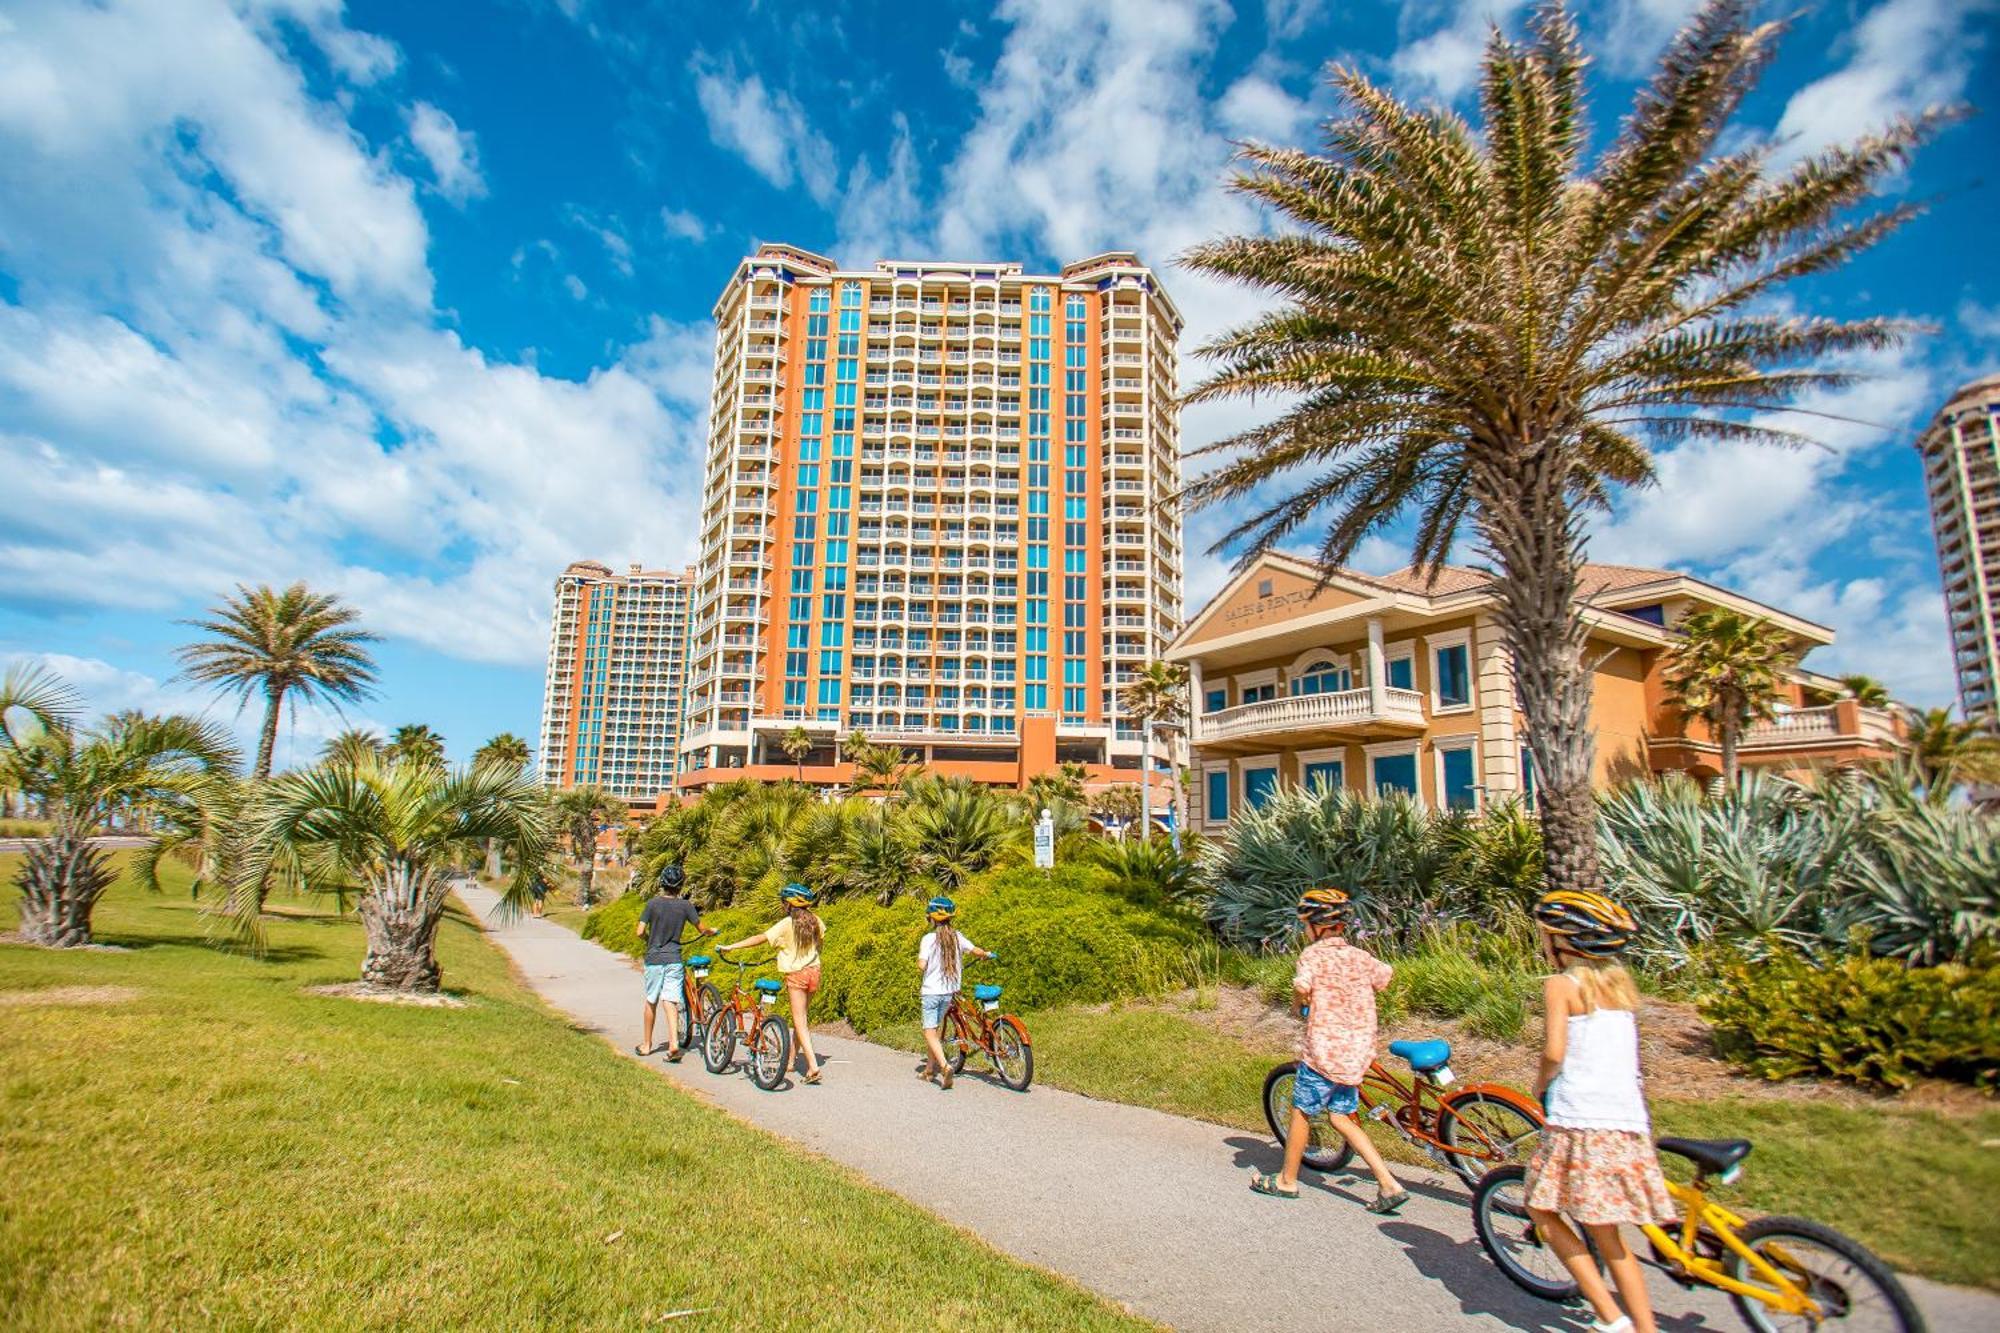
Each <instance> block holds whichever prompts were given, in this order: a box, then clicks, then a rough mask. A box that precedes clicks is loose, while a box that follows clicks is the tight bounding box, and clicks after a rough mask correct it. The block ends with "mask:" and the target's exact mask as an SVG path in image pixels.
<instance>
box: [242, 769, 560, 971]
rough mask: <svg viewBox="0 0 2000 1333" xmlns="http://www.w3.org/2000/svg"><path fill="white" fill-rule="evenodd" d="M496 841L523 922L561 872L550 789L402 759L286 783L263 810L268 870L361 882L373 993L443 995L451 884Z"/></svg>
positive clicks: (260, 821) (259, 831)
mask: <svg viewBox="0 0 2000 1333" xmlns="http://www.w3.org/2000/svg"><path fill="white" fill-rule="evenodd" d="M489 838H491V839H496V840H497V841H499V842H500V844H501V845H502V846H504V847H505V848H506V849H507V852H508V860H509V862H510V863H511V864H512V865H513V867H514V870H513V878H512V880H511V882H510V883H509V885H508V888H507V892H506V895H505V896H504V897H503V899H502V902H503V904H505V905H506V906H507V907H508V908H510V909H512V910H515V911H518V910H520V908H521V907H522V906H524V905H525V904H526V903H527V901H528V894H529V886H530V885H531V884H532V883H533V881H534V879H535V877H536V876H538V875H542V874H546V873H548V872H549V871H550V870H551V869H552V867H553V865H554V856H555V852H554V848H555V834H554V829H553V826H552V822H551V818H550V805H549V802H548V800H547V797H546V795H545V794H544V793H543V791H542V789H541V788H540V787H538V786H537V785H536V784H535V783H534V782H533V781H531V780H530V779H529V778H528V777H527V776H526V775H524V774H522V773H520V772H508V771H507V770H505V769H504V768H500V767H497V766H487V767H472V768H466V769H463V770H459V771H456V772H454V771H452V770H450V769H447V768H444V767H443V766H441V765H438V764H432V763H426V762H424V761H423V760H421V759H413V758H397V759H393V760H373V761H369V762H367V763H364V764H361V765H359V766H357V767H354V768H332V767H327V768H313V769H307V770H305V771H303V772H296V773H288V774H286V775H284V776H283V777H280V778H278V779H277V780H275V781H274V782H272V783H271V784H270V785H269V786H268V788H267V789H266V790H265V792H264V795H263V797H262V798H261V800H260V801H259V808H258V816H257V821H256V828H255V836H254V843H255V845H256V847H257V849H258V859H259V861H260V863H261V865H262V866H265V867H269V868H272V869H275V870H276V871H278V872H280V873H281V874H282V875H283V876H284V877H286V878H288V879H292V880H295V881H301V882H307V881H310V880H311V879H312V878H313V877H314V875H315V874H317V873H320V868H321V867H322V866H323V865H326V864H336V865H338V866H340V867H341V868H342V869H343V870H344V871H345V872H346V873H351V874H352V875H354V876H355V877H356V878H358V879H359V881H360V882H361V884H362V892H361V895H360V899H359V902H358V907H359V910H360V915H361V922H362V926H363V928H364V930H365V931H366V933H367V939H368V947H367V954H366V956H365V958H364V959H363V961H362V965H361V979H362V981H364V982H366V983H368V984H370V985H374V986H380V987H384V988H387V989H392V990H404V991H434V990H436V989H437V986H438V964H437V954H436V950H435V942H436V937H437V926H438V920H439V918H440V917H441V916H442V915H443V913H444V904H445V898H446V897H447V896H448V894H449V893H450V889H451V881H452V878H453V876H454V875H455V874H456V873H458V867H459V866H461V865H463V864H465V863H467V862H469V861H470V860H471V859H472V858H473V857H474V856H476V855H477V854H478V852H479V850H480V848H481V847H482V846H483V845H484V844H485V842H486V840H487V839H489ZM259 878H261V875H259ZM245 905H246V907H247V904H245Z"/></svg>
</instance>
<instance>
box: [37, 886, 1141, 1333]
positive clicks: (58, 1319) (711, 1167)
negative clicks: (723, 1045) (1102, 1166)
mask: <svg viewBox="0 0 2000 1333" xmlns="http://www.w3.org/2000/svg"><path fill="white" fill-rule="evenodd" d="M13 860H14V858H10V857H0V882H4V883H7V884H11V880H12V870H13ZM4 899H5V906H4V907H0V927H5V926H11V925H12V923H13V919H14V915H15V911H14V895H13V893H12V892H11V890H10V891H8V892H7V893H6V894H5V895H4ZM97 922H98V928H99V937H100V939H101V940H102V941H103V942H105V943H109V944H116V945H123V946H128V947H129V949H130V951H129V952H121V953H112V952H69V953H49V952H43V951H40V950H35V949H29V948H26V947H23V946H19V945H0V1000H4V1001H6V1002H7V1003H6V1007H4V1008H0V1023H4V1025H5V1029H6V1032H7V1038H6V1040H5V1041H4V1042H0V1161H4V1162H5V1164H6V1165H5V1169H4V1171H0V1309H5V1310H6V1311H8V1312H9V1313H8V1320H7V1323H8V1326H9V1327H10V1328H35V1329H43V1328H65V1329H66V1328H76V1329H82V1328H103V1327H111V1326H123V1325H144V1326H150V1327H197V1326H199V1327H217V1326H221V1327H245V1328H249V1327H256V1328H298V1327H312V1328H361V1327H389V1326H395V1327H425V1328H481V1329H489V1328H493V1329H499V1328H541V1327H571V1328H576V1327H589V1328H631V1327H637V1326H640V1325H642V1324H649V1323H653V1322H656V1321H659V1320H660V1319H661V1318H662V1317H663V1316H664V1315H666V1314H668V1313H669V1312H672V1311H676V1310H685V1309H690V1308H709V1309H710V1310H711V1313H708V1314H705V1315H702V1316H698V1317H694V1318H689V1319H686V1320H675V1321H673V1323H672V1324H671V1325H670V1326H672V1327H676V1328H679V1327H690V1328H748V1327H753V1326H756V1325H759V1324H764V1325H771V1326H776V1327H800V1326H814V1327H821V1328H839V1329H885V1328H894V1329H901V1328H908V1329H921V1330H926V1333H928V1331H929V1330H935V1329H939V1328H952V1327H966V1326H974V1325H984V1326H991V1325H992V1324H993V1322H994V1320H995V1317H996V1312H997V1311H1005V1322H1006V1323H1007V1324H1008V1326H1010V1327H1015V1328H1046V1329H1097V1328H1114V1327H1117V1328H1126V1327H1141V1326H1142V1325H1140V1324H1138V1323H1136V1322H1135V1321H1132V1320H1130V1319H1128V1318H1126V1317H1125V1316H1123V1315H1122V1314H1120V1313H1119V1312H1117V1311H1116V1310H1114V1309H1112V1308H1111V1307H1109V1306H1107V1305H1105V1304H1104V1303H1102V1302H1100V1301H1098V1300H1096V1299H1095V1298H1093V1297H1091V1296H1089V1295H1088V1294H1086V1293H1084V1292H1082V1291H1081V1290H1080V1289H1078V1288H1076V1287H1074V1286H1072V1285H1070V1284H1068V1283H1066V1282H1064V1281H1062V1280H1060V1279H1057V1278H1055V1277H1053V1276H1050V1275H1048V1274H1045V1273H1042V1272H1039V1271H1037V1270H1034V1269H1030V1268H1028V1267H1025V1266H1023V1265H1020V1264H1016V1263H1014V1262H1012V1261H1010V1260H1008V1259H1006V1258H1004V1257H1002V1256H1000V1255H998V1254H997V1253H995V1252H994V1251H992V1250H991V1249H989V1248H987V1247H986V1246H985V1245H984V1244H982V1243H980V1242H979V1241H977V1240H975V1239H973V1238H972V1237H970V1236H968V1235H966V1234H965V1233H963V1232H960V1231H957V1230H955V1229H953V1228H951V1227H949V1226H947V1225H945V1224H944V1223H942V1222H940V1221H939V1220H938V1219H936V1218H935V1217H932V1216H930V1215H929V1214H927V1213H924V1212H922V1211H920V1210H918V1209H916V1208H913V1207H910V1206H909V1205H907V1204H904V1203H902V1202H901V1201H899V1200H897V1199H896V1198H894V1197H893V1196H891V1195H889V1194H887V1193H884V1192H883V1191H880V1190H877V1189H874V1188H872V1187H870V1186H868V1185H867V1184H865V1183H863V1182H862V1181H860V1180H859V1179H858V1178H857V1177H855V1176H853V1175H852V1174H850V1173H848V1172H846V1171H843V1170H841V1169H839V1168H837V1167H835V1166H833V1165H832V1164H829V1163H827V1162H824V1161H822V1160H820V1159H817V1158H812V1157H809V1156H807V1155H805V1154H802V1153H801V1152H799V1151H798V1150H796V1149H793V1148H791V1147H788V1146H786V1145H784V1144H783V1143H781V1142H780V1141H779V1140H777V1139H774V1138H772V1137H770V1136H768V1135H765V1134H762V1133H759V1132H757V1131H755V1130H753V1129H750V1128H748V1127H747V1126H744V1125H742V1124H740V1123H738V1122H736V1121H734V1120H732V1119H730V1118H729V1117H727V1116H725V1115H724V1114H722V1113H721V1112H718V1111H716V1110H713V1109H711V1108H708V1107H705V1106H703V1105H701V1104H700V1103H699V1102H697V1101H695V1100H694V1099H692V1098H690V1097H688V1096H686V1095H685V1094H683V1093H681V1092H679V1091H678V1090H676V1089H675V1088H673V1087H672V1086H671V1085H669V1084H668V1083H667V1082H666V1081H665V1080H663V1079H661V1078H659V1077H658V1076H657V1075H655V1074H652V1073H650V1072H648V1071H646V1070H644V1069H643V1068H641V1067H640V1066H639V1065H637V1064H636V1063H634V1062H632V1061H629V1060H624V1059H620V1058H619V1057H618V1056H616V1055H615V1054H614V1053H613V1052H612V1051H610V1050H609V1049H608V1048H607V1047H606V1046H605V1045H604V1044H603V1043H602V1042H601V1041H599V1040H598V1039H597V1038H595V1037H593V1036H587V1035H584V1034H582V1033H579V1032H576V1031H574V1030H573V1029H571V1028H570V1027H569V1026H568V1025H567V1024H566V1023H564V1022H563V1021H562V1020H560V1019H558V1018H557V1017H555V1016H554V1015H553V1014H552V1013H551V1012H550V1011H549V1010H547V1009H546V1008H544V1007H543V1006H542V1005H541V1004H540V1003H539V1002H538V1001H536V1000H535V999H534V998H533V997H532V996H531V995H529V994H528V993H527V992H526V991H524V990H523V988H522V987H521V986H520V985H519V984H518V983H517V982H516V981H515V980H514V979H513V978H512V976H511V975H510V974H509V971H508V968H507V965H506V962H505V960H504V959H503V957H502V956H501V955H500V954H499V953H498V952H497V951H495V950H494V949H492V948H491V947H490V946H489V945H488V944H487V943H486V942H485V941H484V940H482V939H481V938H480V937H479V935H478V933H477V931H476V930H475V928H474V927H473V926H472V925H471V923H470V922H468V921H466V920H464V919H463V918H462V917H454V918H453V919H452V920H450V921H448V922H447V923H446V925H445V928H444V931H443V934H442V938H441V940H440V945H439V953H440V955H441V957H442V961H443V965H444V971H445V982H446V985H447V987H449V988H450V989H451V990H453V991H454V992H456V993H457V994H459V995H460V996H461V997H462V998H463V999H465V1000H466V1001H467V1004H466V1006H465V1007H463V1008H456V1009H428V1008H411V1007H403V1006H390V1005H379V1004H366V1003H360V1002H356V1001H352V1000H343V999H334V998H328V997H320V996H311V995H307V994H304V993H303V988H304V987H307V986H311V985H315V984H321V983H329V982H335V983H337V982H345V981H350V980H352V979H353V978H354V977H355V975H356V973H357V971H358V967H359V962H360V956H361V933H360V929H359V927H358V926H356V925H355V924H354V923H353V922H351V921H343V920H336V919H332V918H330V917H327V916H323V915H300V916H297V917H288V918H286V919H282V920H278V921H274V922H273V924H272V927H271V944H272V946H273V949H272V956H271V958H270V959H269V960H267V961H262V962H259V961H253V960H251V959H248V958H243V957H236V956H231V955H226V954H222V953H218V952H216V951H214V950H212V949H210V948H209V947H207V946H206V945H205V944H204V943H203V931H202V922H201V920H200V918H199V917H198V916H197V914H196V912H195V911H194V909H193V905H192V904H190V903H189V902H188V900H187V899H186V898H185V897H184V896H180V895H168V896H166V897H161V898H148V897H146V896H144V895H142V894H140V893H138V892H137V891H136V890H134V889H130V888H126V887H120V888H118V889H115V890H114V891H113V892H112V893H111V894H110V895H108V896H107V898H106V900H105V902H104V903H103V904H102V905H101V906H100V907H99V909H98V913H97ZM51 987H66V988H76V987H98V988H110V987H118V988H127V989H128V990H129V991H130V992H133V994H131V995H130V996H129V997H128V998H124V999H118V998H116V992H113V993H110V994H109V995H107V994H106V993H104V992H99V993H98V994H96V995H95V996H92V995H91V994H89V993H88V992H84V993H78V994H74V995H73V996H72V998H71V999H70V1000H68V1001H65V1002H60V1003H42V1004H36V1005H33V1006H32V1007H29V1006H28V1005H26V1004H24V1003H23V998H24V997H23V996H22V992H32V991H37V990H44V989H46V988H51ZM26 998H30V999H31V998H32V997H26ZM107 1000H108V1001H109V1002H105V1001H107ZM93 1001H94V1002H93Z"/></svg>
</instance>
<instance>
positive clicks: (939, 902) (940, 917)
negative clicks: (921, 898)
mask: <svg viewBox="0 0 2000 1333" xmlns="http://www.w3.org/2000/svg"><path fill="white" fill-rule="evenodd" d="M924 915H925V916H926V917H928V918H930V919H931V920H932V921H949V920H951V919H952V918H953V917H954V916H957V915H958V904H957V903H955V902H953V901H952V900H951V899H949V898H942V897H939V898H933V899H931V900H930V901H929V902H927V903H925V904H924Z"/></svg>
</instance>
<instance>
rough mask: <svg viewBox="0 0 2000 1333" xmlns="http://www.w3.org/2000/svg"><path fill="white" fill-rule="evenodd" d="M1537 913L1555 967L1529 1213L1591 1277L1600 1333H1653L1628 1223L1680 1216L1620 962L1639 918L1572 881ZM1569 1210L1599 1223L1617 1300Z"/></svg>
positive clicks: (1579, 1271) (1555, 1246)
mask: <svg viewBox="0 0 2000 1333" xmlns="http://www.w3.org/2000/svg"><path fill="white" fill-rule="evenodd" d="M1535 921H1536V923H1537V924H1538V925H1540V926H1541V928H1542V954H1543V956H1544V957H1545V958H1547V959H1548V961H1549V963H1550V964H1551V965H1552V966H1554V967H1555V968H1557V969H1558V971H1557V972H1556V973H1555V975H1553V976H1551V977H1549V978H1548V979H1547V981H1545V982H1544V983H1543V985H1542V998H1543V1001H1544V1007H1545V1012H1546V1016H1547V1025H1546V1028H1545V1030H1544V1035H1543V1038H1542V1067H1541V1072H1540V1073H1539V1074H1538V1075H1537V1077H1536V1079H1535V1095H1536V1096H1537V1097H1539V1098H1541V1100H1542V1105H1543V1108H1544V1110H1545V1112H1546V1114H1547V1121H1548V1122H1547V1124H1546V1125H1545V1126H1544V1127H1543V1130H1542V1142H1541V1146H1540V1147H1539V1148H1537V1149H1536V1151H1535V1156H1534V1159H1533V1160H1532V1161H1530V1162H1529V1163H1528V1177H1527V1180H1526V1182H1525V1183H1526V1186H1527V1204H1528V1216H1530V1217H1532V1218H1533V1219H1534V1221H1535V1229H1536V1230H1537V1231H1539V1232H1540V1233H1541V1236H1542V1239H1543V1240H1544V1241H1546V1242H1547V1243H1548V1246H1549V1248H1550V1249H1551V1250H1553V1251H1555V1253H1556V1256H1557V1257H1558V1258H1560V1259H1561V1260H1562V1261H1563V1264H1564V1266H1565V1267H1567V1268H1568V1269H1569V1271H1570V1273H1571V1275H1572V1276H1574V1277H1575V1278H1576V1280H1577V1283H1578V1285H1579V1286H1581V1287H1582V1289H1583V1296H1584V1299H1585V1300H1587V1301H1589V1302H1590V1305H1591V1309H1592V1310H1593V1311H1594V1312H1595V1315H1596V1320H1595V1322H1594V1324H1593V1325H1592V1327H1593V1328H1594V1329H1595V1330H1597V1333H1653V1330H1654V1327H1655V1326H1654V1323H1653V1307H1652V1302H1651V1301H1650V1300H1649V1299H1648V1297H1647V1295H1646V1275H1645V1273H1644V1271H1643V1270H1642V1269H1641V1268H1640V1267H1639V1260H1638V1257H1637V1256H1636V1255H1634V1254H1633V1253H1632V1251H1631V1250H1630V1249H1629V1248H1627V1247H1626V1245H1625V1240H1624V1237H1623V1236H1622V1235H1621V1234H1620V1233H1619V1227H1620V1226H1645V1225H1648V1224H1655V1225H1657V1224H1660V1223H1664V1222H1667V1221H1670V1220H1671V1219H1672V1218H1673V1216H1674V1201H1673V1196H1672V1195H1670V1194H1668V1193H1667V1182H1666V1178H1665V1177H1664V1176H1662V1175H1661V1174H1660V1159H1659V1156H1658V1155H1657V1154H1656V1153H1655V1152H1654V1151H1653V1133H1652V1122H1651V1120H1650V1119H1649V1118H1648V1116H1647V1114H1646V1096H1645V1092H1644V1090H1643V1089H1642V1088H1641V1087H1640V1083H1639V1028H1638V1024H1637V1022H1636V1021H1635V1020H1634V1018H1633V1011H1634V1010H1636V1009H1637V1008H1638V1007H1639V988H1638V987H1637V986H1636V985H1634V984H1633V982H1632V978H1631V976H1630V974H1628V973H1627V972H1626V971H1625V969H1624V968H1623V967H1622V966H1620V965H1619V963H1618V962H1617V961H1616V959H1617V955H1618V954H1619V953H1620V952H1622V951H1623V950H1624V948H1625V946H1626V945H1628V944H1630V943H1631V942H1632V938H1633V936H1635V935H1637V934H1638V933H1639V923H1638V922H1637V921H1636V920H1634V919H1633V917H1632V914H1631V913H1630V912H1628V911H1626V910H1625V909H1624V908H1623V907H1620V906H1619V905H1618V904H1617V903H1614V902H1612V901H1611V900H1610V899H1609V898H1606V897H1605V896H1604V895H1603V894H1600V893H1587V892H1579V891H1576V890H1568V889H1558V890H1556V891H1554V892H1552V893H1545V894H1543V895H1542V898H1541V901H1540V902H1537V903H1536V904H1535ZM1571 1219H1573V1220H1575V1221H1576V1222H1577V1223H1579V1224H1580V1225H1581V1226H1582V1227H1583V1228H1584V1229H1585V1230H1586V1231H1588V1232H1589V1233H1590V1239H1591V1243H1592V1245H1594V1246H1595V1247H1596V1250H1597V1254H1598V1256H1599V1257H1600V1258H1602V1259H1603V1260H1604V1264H1605V1267H1607V1268H1609V1269H1610V1270H1611V1277H1612V1280H1613V1281H1614V1282H1616V1283H1617V1285H1618V1299H1613V1297H1612V1295H1611V1291H1610V1289H1609V1288H1607V1287H1606V1286H1605V1285H1604V1279H1603V1278H1602V1277H1600V1276H1599V1275H1598V1272H1597V1265H1596V1264H1595V1263H1593V1262H1592V1261H1591V1256H1590V1252H1589V1251H1588V1250H1587V1249H1585V1248H1584V1243H1583V1241H1582V1240H1581V1239H1580V1238H1579V1237H1578V1236H1577V1234H1576V1232H1575V1231H1574V1230H1572V1229H1571V1228H1570V1225H1569V1221H1570V1220H1571ZM1619 1300H1623V1302H1624V1306H1625V1308H1624V1309H1623V1310H1622V1311H1621V1310H1620V1309H1619V1308H1618V1306H1619Z"/></svg>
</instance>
